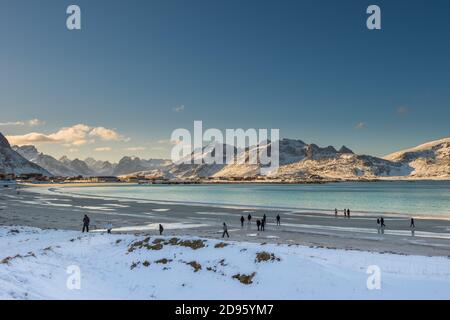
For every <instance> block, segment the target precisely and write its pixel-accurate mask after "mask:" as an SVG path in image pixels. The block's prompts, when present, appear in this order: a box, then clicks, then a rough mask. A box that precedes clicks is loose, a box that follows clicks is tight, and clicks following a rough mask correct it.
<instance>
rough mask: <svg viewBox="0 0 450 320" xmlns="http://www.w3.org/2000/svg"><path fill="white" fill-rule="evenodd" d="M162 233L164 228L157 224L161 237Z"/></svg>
mask: <svg viewBox="0 0 450 320" xmlns="http://www.w3.org/2000/svg"><path fill="white" fill-rule="evenodd" d="M163 231H164V227H163V225H162V224H159V235H160V236H162V233H163Z"/></svg>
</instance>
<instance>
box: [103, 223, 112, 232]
mask: <svg viewBox="0 0 450 320" xmlns="http://www.w3.org/2000/svg"><path fill="white" fill-rule="evenodd" d="M112 227H113V226H112V223H111V222H108V223H107V224H106V225H105V229H106V232H108V233H111V230H112Z"/></svg>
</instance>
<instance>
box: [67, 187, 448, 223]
mask: <svg viewBox="0 0 450 320" xmlns="http://www.w3.org/2000/svg"><path fill="white" fill-rule="evenodd" d="M59 191H62V192H64V193H65V192H69V193H77V194H86V195H98V196H108V197H121V198H131V199H142V200H157V201H170V202H180V203H190V204H193V203H202V204H223V205H245V206H261V207H272V208H292V209H308V210H312V211H314V210H317V211H327V212H328V211H333V210H334V208H338V209H340V210H341V209H343V208H350V209H351V210H352V211H354V212H362V213H365V212H367V213H378V212H379V213H398V214H408V215H423V216H440V217H444V216H445V217H450V181H412V182H409V181H395V182H348V183H330V184H313V185H272V184H270V185H268V184H265V185H262V184H240V185H236V184H234V185H139V186H136V185H122V186H105V187H77V188H76V187H69V188H64V189H59Z"/></svg>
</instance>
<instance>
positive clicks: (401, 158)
mask: <svg viewBox="0 0 450 320" xmlns="http://www.w3.org/2000/svg"><path fill="white" fill-rule="evenodd" d="M384 159H386V160H389V161H392V162H395V163H398V164H401V165H402V166H403V167H407V168H409V169H410V171H411V172H410V176H412V177H417V178H430V177H449V176H450V137H449V138H444V139H440V140H436V141H431V142H427V143H424V144H421V145H419V146H417V147H414V148H411V149H407V150H402V151H398V152H395V153H392V154H390V155H387V156H385V157H384Z"/></svg>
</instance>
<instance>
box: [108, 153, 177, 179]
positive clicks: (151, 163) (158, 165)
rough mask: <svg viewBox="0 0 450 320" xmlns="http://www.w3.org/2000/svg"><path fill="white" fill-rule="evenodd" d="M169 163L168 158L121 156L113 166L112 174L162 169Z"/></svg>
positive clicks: (119, 174)
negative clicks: (148, 158) (145, 158)
mask: <svg viewBox="0 0 450 320" xmlns="http://www.w3.org/2000/svg"><path fill="white" fill-rule="evenodd" d="M169 164H171V162H170V161H168V160H163V159H150V160H144V159H140V158H138V157H123V158H122V159H120V161H119V163H118V164H117V165H116V166H115V168H114V171H113V174H114V175H115V176H121V175H126V174H130V173H134V172H145V171H151V170H157V169H162V168H164V167H166V166H168V165H169Z"/></svg>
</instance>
